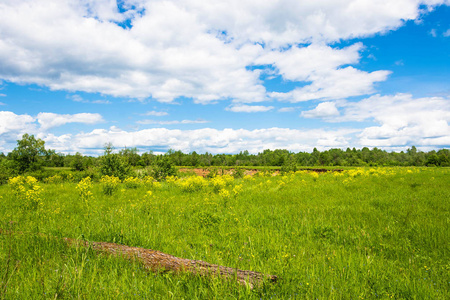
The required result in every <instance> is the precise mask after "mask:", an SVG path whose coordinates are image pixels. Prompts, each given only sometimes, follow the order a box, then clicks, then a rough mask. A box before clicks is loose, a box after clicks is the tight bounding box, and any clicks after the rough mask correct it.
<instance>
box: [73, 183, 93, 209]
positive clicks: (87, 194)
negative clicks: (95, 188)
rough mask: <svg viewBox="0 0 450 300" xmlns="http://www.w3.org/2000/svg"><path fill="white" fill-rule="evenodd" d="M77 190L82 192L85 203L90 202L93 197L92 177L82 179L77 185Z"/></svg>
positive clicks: (81, 196)
mask: <svg viewBox="0 0 450 300" xmlns="http://www.w3.org/2000/svg"><path fill="white" fill-rule="evenodd" d="M76 189H77V191H78V192H79V193H80V198H81V201H82V202H83V203H84V204H85V205H88V204H89V200H90V199H91V198H92V196H93V194H92V191H91V189H92V180H91V177H86V178H84V179H82V180H81V181H80V182H79V183H78V184H77V186H76Z"/></svg>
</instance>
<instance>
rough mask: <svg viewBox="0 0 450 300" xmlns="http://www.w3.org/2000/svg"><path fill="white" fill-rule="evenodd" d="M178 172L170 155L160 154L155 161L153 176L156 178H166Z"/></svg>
mask: <svg viewBox="0 0 450 300" xmlns="http://www.w3.org/2000/svg"><path fill="white" fill-rule="evenodd" d="M176 173H177V171H176V169H175V166H174V164H173V162H172V160H171V159H170V158H169V157H168V156H160V157H159V158H158V159H157V160H156V161H155V163H154V165H153V169H152V176H153V178H155V179H156V180H165V179H166V177H168V176H175V175H176Z"/></svg>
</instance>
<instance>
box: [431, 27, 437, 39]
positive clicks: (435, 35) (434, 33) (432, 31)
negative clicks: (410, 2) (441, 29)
mask: <svg viewBox="0 0 450 300" xmlns="http://www.w3.org/2000/svg"><path fill="white" fill-rule="evenodd" d="M429 34H430V35H431V36H432V37H437V33H436V29H435V28H433V29H431V30H430V32H429Z"/></svg>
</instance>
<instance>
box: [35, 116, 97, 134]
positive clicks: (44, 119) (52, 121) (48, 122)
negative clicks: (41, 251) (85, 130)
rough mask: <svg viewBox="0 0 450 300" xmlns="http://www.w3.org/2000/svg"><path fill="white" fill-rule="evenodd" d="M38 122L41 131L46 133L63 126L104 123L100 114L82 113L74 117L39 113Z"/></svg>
mask: <svg viewBox="0 0 450 300" xmlns="http://www.w3.org/2000/svg"><path fill="white" fill-rule="evenodd" d="M37 121H38V123H39V124H40V125H41V127H40V129H41V130H43V131H46V130H48V129H50V128H53V127H58V126H62V125H65V124H68V123H83V124H96V123H100V122H103V118H102V116H101V115H100V114H91V113H81V114H74V115H60V114H54V113H39V114H38V115H37Z"/></svg>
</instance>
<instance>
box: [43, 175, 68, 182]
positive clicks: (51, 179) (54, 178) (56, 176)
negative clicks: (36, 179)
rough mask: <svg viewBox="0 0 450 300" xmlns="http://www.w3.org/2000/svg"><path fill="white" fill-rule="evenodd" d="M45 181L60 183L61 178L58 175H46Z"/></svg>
mask: <svg viewBox="0 0 450 300" xmlns="http://www.w3.org/2000/svg"><path fill="white" fill-rule="evenodd" d="M44 182H45V183H62V182H63V179H62V177H61V176H59V175H53V176H52V177H47V178H45V179H44Z"/></svg>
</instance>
